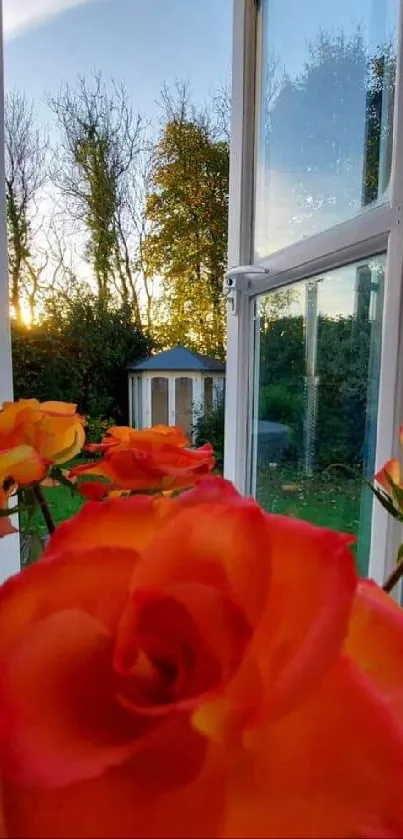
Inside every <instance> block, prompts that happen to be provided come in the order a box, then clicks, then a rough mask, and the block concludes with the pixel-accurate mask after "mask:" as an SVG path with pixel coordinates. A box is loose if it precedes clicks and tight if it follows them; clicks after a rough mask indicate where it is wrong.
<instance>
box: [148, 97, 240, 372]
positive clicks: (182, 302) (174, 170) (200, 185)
mask: <svg viewBox="0 0 403 839" xmlns="http://www.w3.org/2000/svg"><path fill="white" fill-rule="evenodd" d="M162 105H163V125H162V129H161V133H160V137H159V140H158V142H157V143H156V146H155V149H154V156H153V161H152V172H151V184H150V187H151V189H150V194H149V196H148V200H147V219H148V222H149V225H150V229H149V231H148V235H147V237H146V240H145V242H144V253H145V254H146V257H147V262H148V266H149V267H150V268H151V269H152V271H153V273H154V274H157V275H159V276H160V277H161V283H162V289H163V297H162V300H161V303H160V313H159V314H160V321H161V323H160V330H159V331H160V335H159V337H160V340H161V342H162V343H163V344H164V345H169V344H175V343H183V344H186V345H187V346H190V347H193V348H195V349H197V350H199V351H201V352H205V353H208V354H213V355H217V356H219V357H222V356H223V353H224V346H225V307H224V302H223V300H222V280H223V275H224V271H225V266H226V254H227V219H228V169H229V148H228V142H227V140H226V139H225V137H223V136H222V135H221V134H220V132H219V130H218V129H217V127H216V125H215V124H214V119H213V117H212V114H211V113H208V112H207V111H204V112H201V111H196V109H195V108H193V107H192V105H191V103H190V100H189V92H188V90H187V88H186V87H185V86H181V87H178V88H177V90H176V92H175V94H174V95H172V94H171V93H170V92H169V91H167V90H164V91H163V96H162Z"/></svg>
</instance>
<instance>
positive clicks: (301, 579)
mask: <svg viewBox="0 0 403 839" xmlns="http://www.w3.org/2000/svg"><path fill="white" fill-rule="evenodd" d="M266 522H267V536H266V539H267V552H268V553H269V554H270V557H271V561H272V583H271V590H270V599H269V601H268V604H267V611H266V614H265V616H264V619H263V620H262V623H261V626H260V628H259V633H258V635H257V637H256V640H255V642H254V655H255V656H256V658H257V659H258V661H259V664H260V670H261V672H262V675H263V678H264V679H265V681H266V684H267V693H266V702H267V705H266V712H270V713H271V714H282V713H285V712H286V711H287V710H288V709H289V708H290V707H292V706H293V704H294V703H297V702H300V701H301V700H302V699H303V697H304V694H305V693H306V692H307V691H309V690H311V689H312V687H313V686H314V685H315V684H316V683H317V681H318V680H319V679H320V678H321V677H322V676H323V674H324V673H325V672H326V670H327V669H328V668H329V666H330V665H331V662H332V660H334V659H335V658H336V656H337V655H338V654H339V651H340V649H341V646H342V643H343V641H344V638H345V635H346V632H347V626H348V620H349V616H350V611H351V607H352V602H353V597H354V593H355V589H356V585H357V573H356V570H355V562H354V557H353V555H352V553H351V551H350V549H349V544H350V542H351V537H350V536H349V535H348V536H346V535H343V534H339V533H335V532H333V531H330V530H325V529H324V528H319V527H315V526H314V525H311V524H309V523H308V522H304V521H299V520H298V519H292V518H286V517H283V516H275V515H267V517H266Z"/></svg>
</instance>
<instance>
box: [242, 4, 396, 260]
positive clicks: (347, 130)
mask: <svg viewBox="0 0 403 839" xmlns="http://www.w3.org/2000/svg"><path fill="white" fill-rule="evenodd" d="M397 24H398V0H356V2H351V0H339V2H337V3H329V2H323V0H306V2H301V0H261V27H260V39H259V43H260V47H259V52H260V56H259V59H260V61H259V65H260V72H259V73H258V76H259V88H260V89H259V91H258V103H257V107H258V139H257V161H256V212H255V220H256V223H255V257H256V259H260V258H263V257H265V256H268V255H269V254H270V253H273V252H274V251H276V250H278V249H280V248H282V247H285V246H286V245H288V244H291V243H293V242H295V241H297V240H299V239H302V238H305V237H306V236H310V235H312V234H314V233H317V232H319V231H320V230H324V229H326V228H328V227H331V226H332V225H334V224H337V223H339V222H341V221H344V220H346V219H348V218H351V217H353V216H355V215H357V213H359V212H360V211H361V210H362V208H364V207H367V206H369V205H371V204H373V203H374V202H376V201H380V200H385V194H386V190H387V186H388V182H389V176H390V164H391V150H392V121H393V103H394V90H395V75H396V40H397Z"/></svg>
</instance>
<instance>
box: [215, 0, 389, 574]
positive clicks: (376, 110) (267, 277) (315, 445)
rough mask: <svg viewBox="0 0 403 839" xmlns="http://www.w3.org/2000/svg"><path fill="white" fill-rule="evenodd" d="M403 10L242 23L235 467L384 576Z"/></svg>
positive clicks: (297, 9)
mask: <svg viewBox="0 0 403 839" xmlns="http://www.w3.org/2000/svg"><path fill="white" fill-rule="evenodd" d="M358 5H359V9H358V8H357V7H358ZM401 5H402V4H401V3H399V0H383V2H382V1H381V0H379V2H374V0H360V3H359V4H357V3H355V4H344V3H343V4H333V5H331V6H329V4H327V3H322V4H318V3H317V2H314V0H305V2H303V3H301V2H300V0H259V2H254V0H235V15H234V57H233V108H234V111H233V124H232V147H231V153H232V154H231V194H230V226H229V265H230V270H229V273H228V275H227V278H226V293H227V296H228V312H229V314H228V363H227V402H226V405H227V410H226V447H225V472H226V475H227V477H229V478H231V479H232V480H234V481H235V482H236V483H237V485H238V487H239V488H240V489H241V490H242V491H243V492H246V493H248V494H253V495H255V496H256V497H257V498H258V499H259V501H260V503H262V505H263V506H264V507H266V509H268V510H270V511H273V512H279V513H287V514H291V515H296V516H299V517H302V518H306V519H308V520H310V521H313V522H316V523H318V524H321V525H325V526H329V527H333V528H335V529H338V530H346V531H349V532H352V533H353V534H354V535H355V536H356V537H357V547H356V551H357V556H358V562H359V566H360V569H361V571H362V573H364V574H365V573H368V574H370V575H371V576H373V577H375V578H376V579H377V580H379V581H380V580H382V579H383V578H384V576H385V574H386V572H387V570H388V567H387V562H388V561H389V558H390V561H392V558H393V556H394V555H395V545H396V544H397V542H398V540H399V533H398V531H397V529H396V525H395V523H394V522H392V521H391V520H388V518H387V516H386V514H385V513H384V512H383V510H382V509H381V508H380V505H373V503H372V496H371V493H370V491H369V489H368V488H367V486H366V483H365V481H366V480H368V479H370V478H371V477H372V476H373V474H374V471H375V468H376V467H377V466H378V465H380V464H382V463H383V462H384V461H385V460H386V459H388V458H389V457H390V456H391V453H394V454H398V451H397V447H398V434H397V431H398V427H399V423H400V421H401V420H402V418H403V410H402V385H401V382H402V361H401V358H402V353H401V321H402V317H401V315H402V309H401V286H402V260H403V237H402V235H401V232H400V231H401V225H402V222H403V216H402V210H401V207H402V206H403V204H402V202H403V163H402V161H403V151H402V150H403V94H402V83H401V67H402V37H401V35H402V23H401V21H402V18H401V15H402V9H401V8H400V7H401ZM358 20H359V21H360V23H359V24H358V23H357V21H358Z"/></svg>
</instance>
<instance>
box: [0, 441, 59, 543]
mask: <svg viewBox="0 0 403 839" xmlns="http://www.w3.org/2000/svg"><path fill="white" fill-rule="evenodd" d="M48 468H49V463H48V461H46V460H44V458H42V457H40V455H39V454H38V452H37V451H35V449H33V448H32V446H15V447H14V448H12V449H6V450H5V451H0V509H3V510H7V508H8V502H9V498H10V496H11V494H12V493H13V492H15V490H16V487H17V486H21V487H24V486H29V485H30V484H32V483H34V482H36V481H41V480H42V478H44V477H45V475H46V473H47V471H48ZM14 531H15V527H13V525H12V524H11V522H10V520H9V519H8V518H7V517H4V516H1V517H0V536H7V535H8V534H9V533H13V532H14Z"/></svg>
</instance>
